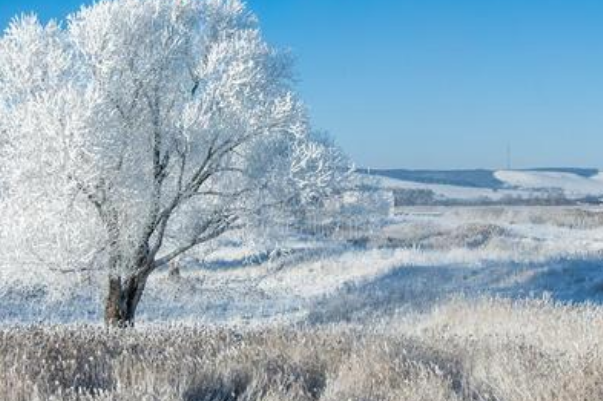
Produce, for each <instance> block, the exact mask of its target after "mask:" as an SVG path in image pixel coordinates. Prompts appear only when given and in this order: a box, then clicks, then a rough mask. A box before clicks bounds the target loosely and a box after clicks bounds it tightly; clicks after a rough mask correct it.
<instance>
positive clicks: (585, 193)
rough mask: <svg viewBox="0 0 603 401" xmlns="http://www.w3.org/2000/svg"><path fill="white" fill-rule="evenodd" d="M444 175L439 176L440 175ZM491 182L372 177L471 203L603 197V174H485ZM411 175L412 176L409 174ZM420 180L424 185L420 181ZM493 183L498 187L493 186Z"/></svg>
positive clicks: (390, 185)
mask: <svg viewBox="0 0 603 401" xmlns="http://www.w3.org/2000/svg"><path fill="white" fill-rule="evenodd" d="M442 174H444V173H442V172H440V175H442ZM482 174H485V175H487V176H489V177H490V178H491V179H490V180H489V181H487V182H482V181H479V180H476V181H475V182H473V183H472V185H471V186H468V185H465V186H461V185H451V184H450V183H449V182H450V181H451V180H452V178H454V176H453V175H451V177H450V179H448V177H446V178H441V177H438V178H440V179H441V182H437V181H438V180H437V179H436V178H434V179H433V180H432V181H433V182H424V178H425V177H422V178H417V181H415V180H412V179H406V180H400V179H395V178H390V177H386V176H379V175H373V177H372V178H373V179H375V178H376V179H377V180H378V181H379V185H380V186H382V187H385V188H388V189H391V190H396V189H426V190H431V191H433V192H434V193H435V194H436V195H437V196H439V197H442V198H446V199H457V200H471V199H490V200H500V199H502V198H504V197H515V198H533V197H539V196H543V195H546V194H547V193H548V192H550V191H551V190H557V191H559V192H561V193H563V194H564V195H565V197H567V198H568V199H580V198H585V197H601V196H603V173H598V174H594V175H591V176H585V175H580V174H577V173H572V172H560V171H545V170H498V171H491V172H483V173H482ZM408 175H411V176H412V174H410V173H409V174H408ZM419 179H421V181H419ZM493 183H497V185H494V184H493Z"/></svg>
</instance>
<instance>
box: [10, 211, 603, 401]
mask: <svg viewBox="0 0 603 401" xmlns="http://www.w3.org/2000/svg"><path fill="white" fill-rule="evenodd" d="M601 216H603V212H601V211H600V210H598V209H596V208H586V209H581V208H477V209H475V208H428V209H423V208H419V209H417V208H414V209H413V208H409V209H405V210H402V211H401V213H400V214H399V215H398V216H396V217H395V218H393V220H392V221H390V222H388V224H387V225H385V226H384V227H381V228H378V229H375V230H373V231H371V232H369V234H370V236H369V237H368V238H367V239H366V240H365V241H357V240H355V241H354V242H353V244H351V245H350V244H347V245H346V243H345V238H342V239H344V241H341V239H339V240H337V241H333V242H318V243H295V244H294V246H292V247H290V248H289V249H288V250H287V251H286V252H283V253H282V254H280V256H278V257H276V258H275V259H270V258H266V257H264V256H262V254H261V252H260V253H258V251H257V250H254V249H250V248H242V247H239V246H237V245H236V244H234V245H233V244H222V245H221V246H216V249H215V251H214V252H213V253H212V254H208V255H205V256H203V255H199V256H198V258H192V259H190V260H188V261H183V266H182V270H181V275H180V276H179V277H176V278H174V277H170V276H169V275H168V274H167V272H159V274H157V275H155V276H153V277H152V278H151V280H150V282H149V285H148V288H147V292H146V294H145V296H144V297H143V301H142V304H141V309H140V315H139V320H138V324H137V327H136V328H135V329H131V330H122V331H120V330H118V331H107V330H106V329H104V328H103V327H102V325H101V322H102V297H103V294H104V292H103V283H104V281H103V279H104V277H103V276H102V275H98V276H96V275H79V276H77V275H76V276H72V275H69V276H66V275H61V274H52V273H49V272H47V273H45V274H38V272H35V271H32V272H28V271H25V270H16V269H15V270H10V269H4V270H2V271H1V272H0V276H1V277H0V279H1V282H2V285H0V400H10V401H13V400H14V401H30V400H31V401H42V400H44V401H47V400H55V401H59V400H67V401H72V400H73V401H75V400H82V401H86V400H89V401H92V400H104V401H109V400H120V401H121V400H123V401H126V400H128V401H139V400H140V401H143V400H144V401H147V400H148V401H163V400H183V401H243V400H245V401H256V400H257V401H260V400H264V401H277V400H279V401H287V400H296V401H305V400H326V401H347V400H351V401H373V400H374V401H381V400H383V401H389V400H391V401H394V400H396V401H398V400H408V401H415V400H423V401H438V400H467V401H486V400H487V401H531V400H534V401H536V400H538V401H548V400H550V401H553V400H555V401H570V400H571V401H574V400H584V401H591V400H593V401H594V400H599V399H603V335H602V334H601V333H603V307H602V306H601V302H602V301H603V269H602V266H603V263H602V262H601V255H602V254H603V217H601ZM344 234H345V235H347V236H351V237H353V236H354V235H361V236H365V235H366V234H367V232H360V233H344ZM352 239H354V238H352ZM202 256H203V257H202Z"/></svg>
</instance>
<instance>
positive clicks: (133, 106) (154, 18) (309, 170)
mask: <svg viewBox="0 0 603 401" xmlns="http://www.w3.org/2000/svg"><path fill="white" fill-rule="evenodd" d="M0 135H1V138H0V139H1V141H0V146H1V148H0V151H1V153H2V163H1V166H0V169H1V174H0V177H1V178H0V193H1V195H0V196H1V198H2V202H1V203H2V205H1V207H2V211H1V216H2V219H3V221H2V227H3V228H2V241H3V246H2V248H1V250H0V252H1V253H2V254H1V257H2V263H3V264H4V265H5V266H8V265H11V266H19V267H23V268H27V269H31V268H33V269H54V270H58V271H65V272H69V271H83V270H92V269H95V270H102V271H107V272H108V276H109V293H108V296H107V302H106V309H105V317H106V321H107V323H108V324H112V325H119V326H126V325H130V324H133V321H134V315H135V312H136V307H137V305H138V302H139V300H140V297H141V295H142V293H143V290H144V287H145V284H146V281H147V278H148V276H149V275H150V274H151V273H152V272H153V271H154V270H156V269H158V268H160V267H162V266H165V265H166V264H167V263H168V262H170V261H171V260H172V259H174V258H177V257H179V256H181V255H183V254H185V253H186V252H187V251H189V250H191V249H193V248H194V247H196V246H198V245H201V244H203V243H206V242H207V241H210V240H212V239H214V238H216V237H218V236H220V235H222V234H223V233H225V232H227V231H229V230H233V229H235V228H239V227H244V226H246V225H250V224H257V223H265V222H266V221H269V219H275V220H279V219H280V218H281V217H282V216H284V215H285V214H288V213H289V212H292V213H289V214H291V215H295V213H299V212H300V210H302V209H303V208H304V207H306V206H308V205H313V206H315V205H317V204H320V203H321V202H322V200H323V199H326V198H327V197H329V195H330V194H331V193H332V192H333V191H334V190H335V188H337V184H338V183H339V182H340V181H341V177H342V162H343V160H344V159H343V157H342V156H341V155H340V154H339V153H338V152H337V150H336V149H335V148H334V147H332V145H331V144H329V143H328V141H324V140H322V139H320V138H319V137H317V136H315V135H312V134H311V133H310V129H309V125H308V122H307V121H306V115H305V112H304V109H303V107H302V105H301V104H300V102H299V101H298V100H297V98H296V96H295V94H294V93H293V92H292V87H291V72H290V60H289V58H288V57H287V56H286V55H284V54H282V53H280V52H277V51H275V50H274V49H272V48H271V47H270V46H268V45H267V44H266V43H265V42H264V40H263V39H262V36H261V34H260V31H259V29H258V25H257V21H256V19H255V17H254V16H253V15H252V14H251V13H249V12H248V11H247V10H246V9H245V8H244V6H243V5H242V4H241V2H240V1H238V0H207V1H198V0H184V1H171V0H115V1H101V2H99V3H97V4H95V5H93V6H90V7H84V8H82V9H81V10H80V11H79V12H78V13H76V14H74V15H72V16H70V17H69V18H68V20H67V22H66V23H65V24H64V26H63V25H59V24H56V23H52V22H51V23H49V24H48V25H46V26H43V25H41V24H40V23H39V22H38V20H37V19H36V18H35V17H22V18H20V19H17V20H15V21H13V23H12V24H11V25H10V27H9V28H8V30H7V31H6V32H5V34H4V36H3V38H2V39H1V42H0ZM40 271H42V270H40Z"/></svg>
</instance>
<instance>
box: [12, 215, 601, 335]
mask: <svg viewBox="0 0 603 401" xmlns="http://www.w3.org/2000/svg"><path fill="white" fill-rule="evenodd" d="M343 236H344V237H346V238H347V239H348V240H349V241H342V240H338V241H324V242H317V243H309V242H299V241H298V242H295V243H293V244H292V245H291V247H290V250H289V252H287V253H285V254H283V255H280V256H279V257H275V258H271V259H269V258H267V257H265V256H264V254H263V253H261V252H258V251H254V250H252V249H248V248H240V247H236V246H234V245H233V244H229V245H228V246H227V245H224V246H222V247H219V248H218V249H217V250H216V251H215V252H213V253H212V254H210V255H205V256H204V257H203V258H200V260H194V259H192V260H189V261H186V263H183V268H182V272H181V277H180V278H177V279H174V278H170V277H168V275H167V272H158V273H157V274H155V275H154V276H153V277H152V278H151V280H150V283H149V285H148V287H147V291H146V293H145V296H144V298H143V301H142V305H141V307H140V320H141V321H146V322H184V323H201V324H214V325H229V326H230V325H233V326H258V325H268V324H270V325H272V324H283V325H289V324H294V323H300V322H301V323H334V322H340V321H351V322H362V321H363V320H365V319H369V318H370V319H374V318H375V317H382V316H383V317H385V316H390V315H392V314H404V313H406V312H408V311H413V312H417V311H418V312H424V311H427V310H430V309H432V308H433V307H434V306H437V305H440V304H442V303H444V302H445V301H447V300H449V299H451V298H457V297H459V296H462V297H464V298H473V297H480V298H482V297H508V298H513V299H518V298H520V299H523V298H542V297H545V298H552V299H553V300H560V301H564V302H594V303H599V302H601V301H603V262H602V260H603V259H602V256H603V210H599V209H597V208H561V207H549V208H545V207H516V208H511V207H504V208H502V207H488V208H408V209H402V210H398V211H397V213H396V216H395V217H393V218H392V219H391V221H390V222H389V224H387V225H386V226H385V227H382V228H379V229H375V230H372V231H371V230H369V229H367V230H366V231H364V230H363V231H361V232H358V233H345V235H343ZM1 274H2V276H1V277H0V280H1V282H2V283H3V285H2V286H0V321H1V322H3V323H32V322H44V323H49V322H82V321H83V322H92V323H98V322H100V321H101V317H102V307H101V305H102V303H101V301H102V298H103V295H104V294H103V291H102V290H99V289H98V288H97V287H98V285H97V284H98V283H99V282H100V283H102V284H104V281H103V278H102V277H94V276H73V275H61V274H56V275H55V276H54V280H53V281H52V282H50V283H48V282H47V281H46V280H44V281H43V280H42V279H41V277H42V275H41V274H38V273H37V272H29V273H27V272H26V273H25V274H24V273H23V272H19V271H18V270H15V272H2V273H1Z"/></svg>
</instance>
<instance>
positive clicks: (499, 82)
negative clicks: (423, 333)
mask: <svg viewBox="0 0 603 401" xmlns="http://www.w3.org/2000/svg"><path fill="white" fill-rule="evenodd" d="M59 3H60V4H59ZM80 3H81V0H62V1H60V2H58V1H57V2H55V1H52V2H49V1H48V0H20V1H16V0H14V1H0V24H2V26H5V25H6V23H7V21H8V20H9V19H10V16H12V15H14V14H16V13H18V12H22V11H31V10H35V11H37V12H38V13H39V14H40V15H41V17H42V18H43V19H47V18H50V17H55V18H56V17H58V18H61V17H63V16H64V15H65V14H66V13H67V12H68V11H71V10H74V9H77V7H78V4H80ZM249 5H250V6H251V8H252V9H253V10H254V11H255V12H256V13H257V14H258V15H259V17H260V20H261V22H262V26H263V29H264V32H265V34H266V36H267V38H268V40H269V41H270V42H271V43H273V44H276V45H278V46H281V47H287V48H290V49H291V50H292V51H293V53H294V54H295V56H296V57H297V60H298V63H297V74H298V76H299V79H300V82H299V89H300V91H301V93H302V96H303V98H304V100H305V101H306V103H307V104H308V105H309V107H310V110H311V114H312V117H313V120H314V123H315V125H316V126H317V127H318V128H321V129H325V130H328V131H330V132H331V133H332V134H333V135H334V136H335V138H336V139H337V141H338V143H339V144H340V145H341V146H342V147H343V148H344V149H345V150H346V151H347V152H348V153H349V154H350V155H351V156H352V158H353V159H354V160H356V162H357V164H358V165H363V166H370V167H375V168H376V167H405V168H475V167H488V168H500V167H504V166H505V165H506V149H507V147H510V149H511V159H512V165H513V167H517V168H524V167H537V166H540V167H542V166H584V167H587V166H589V167H603V22H602V21H603V2H601V1H594V0H593V1H591V0H574V1H569V0H530V1H526V0H456V1H450V0H370V1H368V0H364V1H360V0H278V1H277V0H250V1H249Z"/></svg>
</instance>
